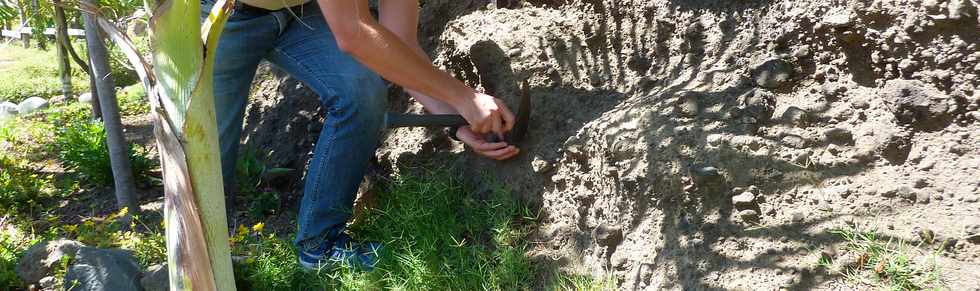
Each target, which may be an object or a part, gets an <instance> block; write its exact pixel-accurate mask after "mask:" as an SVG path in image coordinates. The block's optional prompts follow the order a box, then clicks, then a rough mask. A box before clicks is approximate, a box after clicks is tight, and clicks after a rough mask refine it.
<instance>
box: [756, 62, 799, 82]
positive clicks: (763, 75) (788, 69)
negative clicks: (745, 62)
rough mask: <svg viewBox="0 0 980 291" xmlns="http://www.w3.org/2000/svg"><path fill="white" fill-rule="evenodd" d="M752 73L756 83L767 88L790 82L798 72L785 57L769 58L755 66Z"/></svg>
mask: <svg viewBox="0 0 980 291" xmlns="http://www.w3.org/2000/svg"><path fill="white" fill-rule="evenodd" d="M751 73H752V80H753V81H755V84H756V85H757V86H759V87H762V88H767V89H776V88H779V87H782V86H784V85H786V84H788V83H789V81H790V80H792V79H793V77H794V76H795V74H796V72H795V69H794V67H793V64H792V63H790V62H788V61H786V60H783V59H769V60H767V61H765V62H763V63H761V64H759V65H757V66H755V68H753V69H752V72H751Z"/></svg>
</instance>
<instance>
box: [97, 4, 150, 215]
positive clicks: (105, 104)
mask: <svg viewBox="0 0 980 291" xmlns="http://www.w3.org/2000/svg"><path fill="white" fill-rule="evenodd" d="M83 1H85V2H87V4H90V5H93V6H95V7H97V5H98V4H97V3H96V2H95V1H93V0H83ZM85 40H86V43H87V44H88V56H89V60H91V63H92V66H91V70H92V74H94V75H95V76H96V78H95V88H94V90H93V91H94V92H98V93H99V98H98V99H99V105H101V107H102V122H103V123H104V124H105V132H106V137H107V138H106V143H107V144H108V146H109V161H110V163H111V164H112V180H113V182H114V184H115V190H116V204H117V205H118V206H119V209H120V210H122V209H128V213H130V214H132V213H137V212H139V210H140V209H139V204H138V203H137V202H138V201H137V200H136V184H135V182H134V179H133V170H132V168H131V166H130V164H129V145H128V144H127V143H126V140H125V139H124V136H123V131H122V121H120V118H119V104H118V103H117V102H116V92H115V90H116V85H115V84H114V82H113V80H112V75H111V72H110V69H109V58H108V51H107V50H106V47H105V42H103V41H102V37H101V36H100V35H99V24H98V22H97V20H96V19H95V17H94V16H93V15H91V14H87V13H86V14H85ZM93 99H94V96H93ZM127 216H129V215H127Z"/></svg>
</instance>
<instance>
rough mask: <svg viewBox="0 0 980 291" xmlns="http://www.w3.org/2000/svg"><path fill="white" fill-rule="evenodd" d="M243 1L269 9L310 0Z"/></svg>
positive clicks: (277, 8)
mask: <svg viewBox="0 0 980 291" xmlns="http://www.w3.org/2000/svg"><path fill="white" fill-rule="evenodd" d="M241 1H242V3H245V4H248V5H251V6H255V7H258V8H262V9H268V10H279V9H283V8H286V7H293V6H296V5H302V4H306V2H310V0H241Z"/></svg>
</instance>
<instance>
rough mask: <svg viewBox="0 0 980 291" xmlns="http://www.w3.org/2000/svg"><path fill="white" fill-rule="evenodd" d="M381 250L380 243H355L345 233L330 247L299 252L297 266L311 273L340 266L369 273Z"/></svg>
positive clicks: (375, 263)
mask: <svg viewBox="0 0 980 291" xmlns="http://www.w3.org/2000/svg"><path fill="white" fill-rule="evenodd" d="M382 248H383V246H382V245H381V244H380V243H375V242H356V241H354V240H353V239H351V238H350V236H348V235H347V234H346V233H341V234H340V237H338V238H337V240H336V241H335V242H334V244H333V246H332V247H329V248H326V247H323V248H319V249H318V250H314V251H308V250H306V251H304V250H300V251H299V264H300V265H301V266H303V268H304V269H307V270H311V271H315V270H320V269H321V268H323V267H340V266H344V267H348V268H361V269H363V270H365V271H371V270H373V269H374V266H375V265H377V264H378V257H379V256H380V255H381V249H382Z"/></svg>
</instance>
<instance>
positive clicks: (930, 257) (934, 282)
mask: <svg viewBox="0 0 980 291" xmlns="http://www.w3.org/2000/svg"><path fill="white" fill-rule="evenodd" d="M831 233H833V234H836V235H838V236H840V237H841V238H842V239H844V241H845V242H846V246H845V248H846V250H847V251H848V252H849V253H850V254H851V255H853V256H855V257H854V258H855V259H854V260H847V261H844V260H838V259H835V258H829V257H826V256H824V257H821V258H820V261H819V262H818V265H819V266H821V267H823V268H826V269H827V270H828V271H830V272H831V273H833V274H838V275H842V276H844V277H845V278H847V279H848V280H849V281H851V282H854V283H858V284H865V285H871V286H875V287H878V288H881V289H887V290H939V289H942V288H943V287H944V286H943V282H942V269H941V268H940V267H939V265H938V264H937V263H936V259H937V258H938V257H939V255H940V254H941V253H942V251H943V247H942V246H940V247H938V248H937V249H936V250H935V251H933V252H930V253H924V252H922V251H921V250H920V248H919V246H912V245H911V244H909V243H908V242H905V241H902V240H898V239H893V238H887V239H885V238H883V237H881V236H880V234H878V233H877V231H875V230H867V231H862V230H858V229H856V228H853V227H845V228H839V229H835V230H832V231H831Z"/></svg>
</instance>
